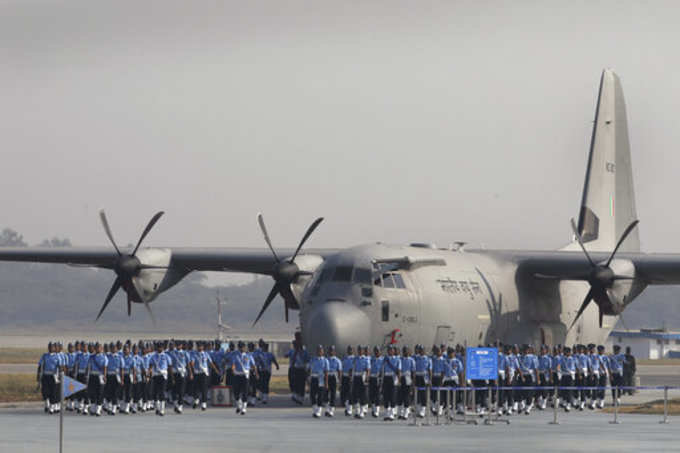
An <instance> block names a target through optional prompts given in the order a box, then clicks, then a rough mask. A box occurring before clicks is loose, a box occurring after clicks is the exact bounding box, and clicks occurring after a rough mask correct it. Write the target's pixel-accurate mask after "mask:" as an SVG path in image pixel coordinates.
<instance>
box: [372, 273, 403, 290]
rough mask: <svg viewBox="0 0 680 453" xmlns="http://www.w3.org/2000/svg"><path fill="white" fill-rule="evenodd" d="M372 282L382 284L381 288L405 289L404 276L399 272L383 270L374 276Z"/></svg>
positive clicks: (377, 284)
mask: <svg viewBox="0 0 680 453" xmlns="http://www.w3.org/2000/svg"><path fill="white" fill-rule="evenodd" d="M373 283H374V284H375V286H382V287H383V288H397V289H406V284H405V283H404V278H403V277H402V276H401V274H398V273H396V272H384V273H383V274H382V275H380V274H378V275H376V276H375V280H374V281H373Z"/></svg>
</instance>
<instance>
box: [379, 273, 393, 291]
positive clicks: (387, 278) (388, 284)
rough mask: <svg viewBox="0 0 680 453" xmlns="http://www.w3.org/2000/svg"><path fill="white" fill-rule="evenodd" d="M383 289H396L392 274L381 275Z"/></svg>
mask: <svg viewBox="0 0 680 453" xmlns="http://www.w3.org/2000/svg"><path fill="white" fill-rule="evenodd" d="M382 281H383V288H396V286H395V285H394V279H392V274H390V273H388V272H386V273H384V274H383V275H382Z"/></svg>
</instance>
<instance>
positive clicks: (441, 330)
mask: <svg viewBox="0 0 680 453" xmlns="http://www.w3.org/2000/svg"><path fill="white" fill-rule="evenodd" d="M450 339H451V326H437V333H436V334H435V336H434V343H433V344H436V345H440V344H445V345H447V346H449V340H450Z"/></svg>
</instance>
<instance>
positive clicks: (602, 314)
mask: <svg viewBox="0 0 680 453" xmlns="http://www.w3.org/2000/svg"><path fill="white" fill-rule="evenodd" d="M603 318H604V313H603V312H602V309H601V308H600V329H601V328H602V319H603Z"/></svg>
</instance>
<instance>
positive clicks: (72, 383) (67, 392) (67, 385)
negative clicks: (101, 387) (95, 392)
mask: <svg viewBox="0 0 680 453" xmlns="http://www.w3.org/2000/svg"><path fill="white" fill-rule="evenodd" d="M61 385H62V387H61V392H62V393H61V394H62V395H64V398H67V397H69V396H71V395H73V394H74V393H78V392H79V391H81V390H84V389H85V388H87V386H86V385H85V384H83V383H82V382H78V381H76V380H75V379H72V378H70V377H68V376H64V380H63V381H62V384H61Z"/></svg>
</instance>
